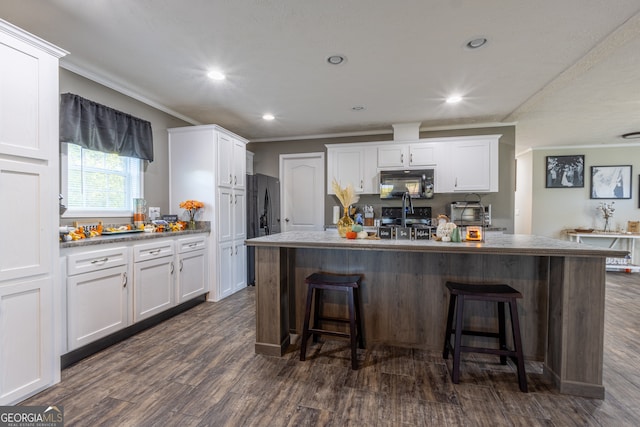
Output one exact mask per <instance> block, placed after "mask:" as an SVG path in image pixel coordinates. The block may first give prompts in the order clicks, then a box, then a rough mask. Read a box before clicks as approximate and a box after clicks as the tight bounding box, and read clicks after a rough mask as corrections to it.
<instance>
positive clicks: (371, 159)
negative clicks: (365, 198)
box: [362, 147, 380, 194]
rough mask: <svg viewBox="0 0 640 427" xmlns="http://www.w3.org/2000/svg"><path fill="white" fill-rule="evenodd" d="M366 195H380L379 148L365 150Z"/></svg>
mask: <svg viewBox="0 0 640 427" xmlns="http://www.w3.org/2000/svg"><path fill="white" fill-rule="evenodd" d="M362 154H363V159H364V167H363V171H362V174H363V178H364V188H363V190H362V192H363V193H364V194H380V175H379V174H378V147H364V148H363V153H362Z"/></svg>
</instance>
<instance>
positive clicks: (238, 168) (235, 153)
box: [218, 132, 247, 189]
mask: <svg viewBox="0 0 640 427" xmlns="http://www.w3.org/2000/svg"><path fill="white" fill-rule="evenodd" d="M218 159H219V161H218V185H219V186H225V187H233V188H236V189H244V188H245V175H246V170H247V154H246V141H241V140H239V139H237V138H234V137H232V136H231V135H229V134H226V133H223V132H218Z"/></svg>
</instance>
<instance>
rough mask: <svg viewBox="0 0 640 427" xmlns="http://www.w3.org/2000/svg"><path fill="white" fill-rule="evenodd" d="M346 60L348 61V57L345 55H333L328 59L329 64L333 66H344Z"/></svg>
mask: <svg viewBox="0 0 640 427" xmlns="http://www.w3.org/2000/svg"><path fill="white" fill-rule="evenodd" d="M346 60H347V57H346V56H344V55H331V56H329V57H328V58H327V62H328V63H329V64H331V65H340V64H344V63H345V62H346Z"/></svg>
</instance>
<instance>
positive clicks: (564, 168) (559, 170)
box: [546, 154, 584, 188]
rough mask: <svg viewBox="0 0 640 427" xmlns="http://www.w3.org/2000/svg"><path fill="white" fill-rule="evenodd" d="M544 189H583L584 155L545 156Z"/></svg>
mask: <svg viewBox="0 0 640 427" xmlns="http://www.w3.org/2000/svg"><path fill="white" fill-rule="evenodd" d="M546 167H547V169H546V188H583V187H584V155H583V154H577V155H572V156H547V162H546Z"/></svg>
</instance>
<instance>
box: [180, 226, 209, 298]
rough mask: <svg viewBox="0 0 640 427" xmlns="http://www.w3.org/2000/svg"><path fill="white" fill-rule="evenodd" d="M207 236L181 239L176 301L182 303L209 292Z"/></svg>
mask: <svg viewBox="0 0 640 427" xmlns="http://www.w3.org/2000/svg"><path fill="white" fill-rule="evenodd" d="M206 245H207V241H206V237H205V236H203V235H201V236H196V237H192V238H186V239H179V240H178V241H177V249H178V275H177V283H176V303H177V304H180V303H183V302H185V301H188V300H190V299H192V298H194V297H197V296H199V295H202V294H205V293H206V292H207V284H208V283H209V274H208V272H209V269H208V268H207V267H208V264H207V250H206Z"/></svg>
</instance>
